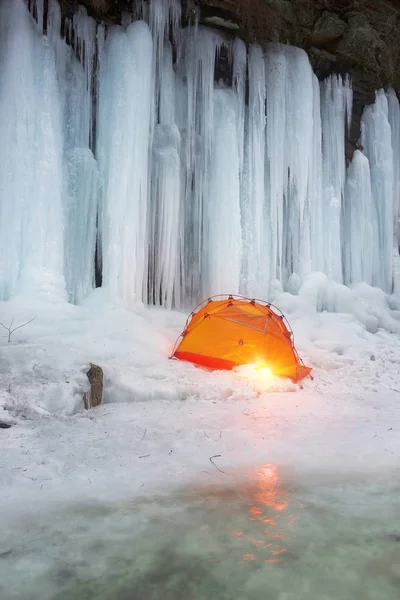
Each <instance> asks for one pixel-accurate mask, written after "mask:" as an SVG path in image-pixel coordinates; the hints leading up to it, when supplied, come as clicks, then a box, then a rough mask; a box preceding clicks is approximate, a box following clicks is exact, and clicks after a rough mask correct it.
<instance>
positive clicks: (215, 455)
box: [208, 454, 230, 475]
mask: <svg viewBox="0 0 400 600" xmlns="http://www.w3.org/2000/svg"><path fill="white" fill-rule="evenodd" d="M220 456H221V455H220V454H214V456H210V458H209V459H208V460H209V461H210V463H212V464H213V465H214V467H215V468H216V469H217V471H219V472H220V473H223V474H224V475H230V473H225V471H222V469H220V468H219V467H217V465H216V464H215V462H214V461H213V458H219V457H220Z"/></svg>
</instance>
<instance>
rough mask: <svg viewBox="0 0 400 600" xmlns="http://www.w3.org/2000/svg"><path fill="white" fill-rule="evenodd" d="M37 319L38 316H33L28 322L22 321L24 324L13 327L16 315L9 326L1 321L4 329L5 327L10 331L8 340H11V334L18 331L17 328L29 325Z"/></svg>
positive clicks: (0, 323)
mask: <svg viewBox="0 0 400 600" xmlns="http://www.w3.org/2000/svg"><path fill="white" fill-rule="evenodd" d="M35 319H36V317H33V319H31V320H30V321H27V322H26V323H22V325H18V326H17V327H14V328H13V324H14V317H13V318H12V319H11V323H10V325H9V327H6V325H4V323H2V322H1V321H0V325H1V326H2V327H3V329H5V330H6V331H8V341H9V342H11V336H12V334H13V333H14V331H17V329H21V327H25V326H26V325H29V323H32V321H34V320H35Z"/></svg>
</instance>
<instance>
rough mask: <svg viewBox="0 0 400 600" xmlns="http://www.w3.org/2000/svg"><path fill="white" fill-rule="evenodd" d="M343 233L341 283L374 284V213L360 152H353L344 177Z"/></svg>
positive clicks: (376, 238)
mask: <svg viewBox="0 0 400 600" xmlns="http://www.w3.org/2000/svg"><path fill="white" fill-rule="evenodd" d="M343 232H344V239H345V244H344V248H343V256H344V277H345V283H346V284H347V285H348V284H350V283H359V282H361V281H366V282H367V283H368V284H369V285H375V282H376V274H377V271H378V269H379V262H378V258H379V227H378V214H377V211H376V206H375V204H374V202H373V199H372V193H371V173H370V169H369V161H368V158H367V157H366V156H365V155H364V154H363V153H362V152H361V151H360V150H356V151H355V153H354V156H353V159H352V161H351V164H350V167H349V170H348V174H347V181H346V187H345V205H344V226H343Z"/></svg>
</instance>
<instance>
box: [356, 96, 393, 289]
mask: <svg viewBox="0 0 400 600" xmlns="http://www.w3.org/2000/svg"><path fill="white" fill-rule="evenodd" d="M388 119H389V110H388V101H387V98H386V95H385V92H384V91H383V90H380V91H379V92H377V93H376V99H375V104H372V105H370V106H366V107H365V109H364V113H363V116H362V119H361V143H362V145H363V147H364V151H365V155H366V156H367V157H368V159H369V164H370V169H371V188H372V198H373V202H374V204H375V210H376V215H377V217H378V229H379V236H378V239H379V241H378V246H377V247H378V253H379V262H378V269H377V271H376V276H375V285H377V286H379V287H381V288H382V289H383V290H385V291H386V292H391V291H392V284H393V230H394V227H393V214H394V206H393V205H394V201H393V198H394V193H393V180H394V178H393V149H392V132H391V129H390V124H389V120H388Z"/></svg>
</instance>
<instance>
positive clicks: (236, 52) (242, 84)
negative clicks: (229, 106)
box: [232, 38, 247, 171]
mask: <svg viewBox="0 0 400 600" xmlns="http://www.w3.org/2000/svg"><path fill="white" fill-rule="evenodd" d="M232 51H233V85H232V87H233V89H234V90H235V92H236V94H237V118H236V128H237V133H238V143H239V157H240V169H241V171H242V169H243V151H244V119H245V108H246V69H247V50H246V45H245V43H244V42H242V40H240V39H239V38H236V39H235V41H234V43H233V50H232Z"/></svg>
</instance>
